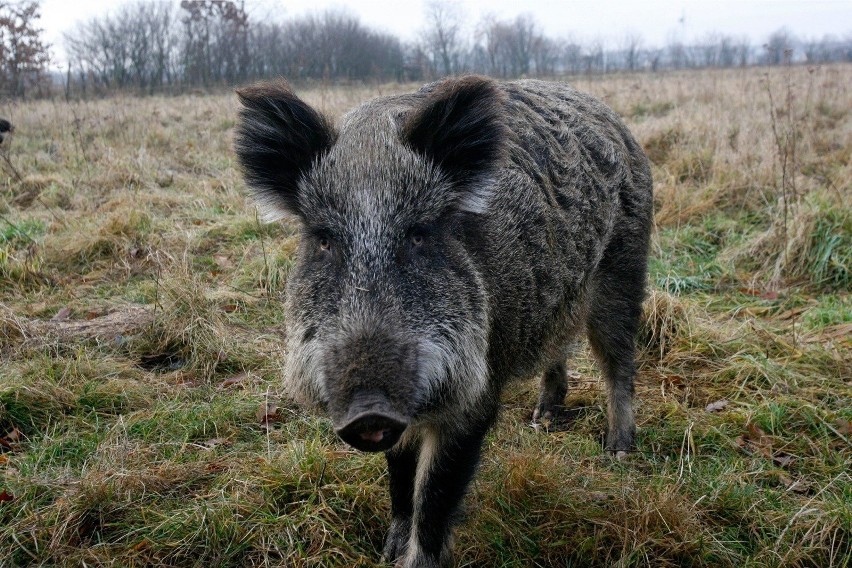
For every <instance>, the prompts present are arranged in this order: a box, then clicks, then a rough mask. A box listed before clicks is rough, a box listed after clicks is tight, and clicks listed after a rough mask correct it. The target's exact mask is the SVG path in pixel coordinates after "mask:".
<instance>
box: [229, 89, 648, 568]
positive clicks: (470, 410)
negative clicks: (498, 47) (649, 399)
mask: <svg viewBox="0 0 852 568" xmlns="http://www.w3.org/2000/svg"><path fill="white" fill-rule="evenodd" d="M240 96H241V99H242V101H243V104H244V107H245V108H244V110H243V112H242V114H241V122H240V124H239V126H238V132H237V143H236V147H237V154H238V156H239V158H240V161H241V163H242V165H243V168H244V171H245V172H246V178H247V180H248V182H249V185H250V186H251V187H252V188H253V189H254V190H255V192H256V196H257V197H258V199H259V201H261V202H262V203H263V204H264V205H265V206H266V208H267V213H268V216H269V217H281V216H284V215H290V216H295V217H296V218H297V219H298V220H299V221H300V226H301V227H302V235H303V238H302V240H301V243H300V246H299V251H298V262H297V265H296V267H295V269H294V270H293V272H292V273H291V275H290V279H289V281H288V291H287V292H288V298H287V304H286V308H285V309H286V314H287V364H286V369H285V373H284V375H285V378H284V380H285V384H286V387H287V389H288V391H289V392H290V393H291V394H292V395H293V396H294V397H295V398H296V399H298V400H300V401H302V402H305V403H308V404H312V405H315V406H318V407H321V408H324V409H326V411H327V412H328V413H329V415H330V416H331V418H332V420H334V421H335V424H336V425H337V424H338V423H339V422H341V421H345V418H344V417H345V416H347V412H351V411H352V410H351V407H352V406H354V405H355V402H353V401H354V400H356V399H358V400H361V399H360V398H359V397H362V398H363V397H367V400H368V402H367V403H365V404H367V406H370V405H372V404H374V400H373V399H372V398H370V397H372V396H373V395H365V394H364V393H373V392H374V391H375V392H377V393H378V394H376V395H375V396H376V397H378V398H379V399H381V401H382V403H381V404H386V405H387V407H388V408H390V409H391V410H389V411H388V412H389V413H391V414H393V415H394V416H395V417H402V418H401V420H404V421H405V423H406V424H407V427H406V428H405V429H404V431H403V432H402V434H401V437H400V439H399V441H398V442H397V441H396V439H394V445H393V447H391V448H389V449H388V448H383V449H384V450H385V451H386V455H387V457H388V465H389V471H390V491H391V499H392V509H393V516H394V518H393V520H392V524H391V529H390V532H389V535H388V539H387V543H386V546H385V557H386V558H388V559H389V560H394V561H397V565H398V566H403V567H405V568H413V567H415V566H423V567H426V566H428V567H433V566H446V565H450V564H451V563H452V552H451V541H452V524H453V521H454V519H455V518H456V516H457V513H458V509H459V502H460V501H461V499H462V497H463V495H464V492H465V489H466V487H467V485H468V483H469V481H470V479H471V477H472V475H473V473H474V471H475V468H476V464H477V462H478V458H479V447H480V445H481V440H482V437H483V436H484V434H485V432H487V430H488V428H489V427H490V426H491V425H492V424H493V421H494V420H495V417H496V413H497V407H498V401H499V395H500V392H501V390H502V388H503V386H504V385H505V384H506V383H507V382H509V381H512V380H516V379H524V378H528V377H532V376H534V375H536V374H542V373H543V379H542V395H541V398H540V401H539V405H538V408H536V412H535V416H536V417H539V416H549V415H550V414H552V413H553V412H554V410H555V408H556V407H558V406H559V405H561V404H562V402H563V400H564V396H565V393H566V389H567V382H566V381H567V378H566V371H565V359H566V357H567V356H568V354H569V351H570V348H571V345H572V344H573V342H574V341H575V339H576V337H577V336H578V334H579V333H580V332H581V331H583V330H585V331H587V334H588V337H589V340H590V344H591V346H592V348H593V351H594V353H595V355H596V357H597V358H598V361H599V362H600V364H601V367H602V370H603V374H604V377H605V382H606V385H607V389H608V393H609V412H608V425H609V426H608V432H607V442H606V445H607V448H608V449H609V450H611V451H626V450H629V449H630V448H631V446H632V444H633V439H634V431H635V426H634V420H633V377H634V374H635V363H634V336H635V333H636V330H637V326H638V322H639V316H640V311H641V301H642V297H643V291H644V284H645V273H646V264H647V251H648V239H649V234H650V227H651V222H652V182H651V174H650V170H649V167H648V161H647V159H646V157H645V155H644V153H643V152H642V150H641V148H640V147H639V145H638V144H637V143H636V141H635V140H634V138H633V137H632V136H631V134H630V133H629V132H628V130H627V128H626V127H625V126H624V124H623V123H622V122H621V120H620V119H619V118H618V117H617V115H616V114H615V113H614V112H613V111H612V110H611V109H609V108H608V107H607V106H606V105H604V104H603V103H602V102H600V101H599V100H597V99H595V98H593V97H591V96H589V95H586V94H583V93H580V92H578V91H576V90H575V89H573V88H571V87H569V86H567V85H565V84H561V83H551V82H544V81H532V80H527V81H513V82H495V81H492V80H490V79H486V78H482V77H464V78H460V79H450V80H447V81H444V82H439V83H434V84H431V85H427V86H425V87H423V88H422V89H421V90H420V91H418V92H416V93H413V94H408V95H401V96H392V97H384V98H380V99H376V100H373V101H370V102H368V103H365V104H363V105H361V106H359V107H358V108H356V109H354V110H352V111H351V112H349V113H348V114H346V115H345V116H344V117H343V119H342V121H341V122H340V124H339V125H338V127H337V129H336V130H335V129H334V128H333V127H331V126H330V124H329V123H328V122H327V121H325V119H324V118H322V117H321V115H319V114H318V113H316V112H315V111H313V110H312V109H310V107H308V106H307V105H305V104H304V103H303V102H302V101H300V100H299V99H298V98H296V97H295V95H293V94H292V92H291V91H289V89H288V88H287V87H286V85H281V84H278V85H269V84H265V85H261V86H256V87H250V88H247V89H245V90H242V91H241V92H240ZM279 163H280V164H283V165H282V166H280V168H279V166H278V164H279ZM359 404H360V403H359ZM394 424H396V422H394ZM382 432H383V431H379V432H372V431H371V432H368V433H366V434H365V436H366V435H375V437H376V439H381V437H382V435H383V434H382ZM438 501H441V502H442V503H441V504H438ZM443 501H447V502H448V504H446V505H445V504H443Z"/></svg>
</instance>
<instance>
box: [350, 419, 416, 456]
mask: <svg viewBox="0 0 852 568" xmlns="http://www.w3.org/2000/svg"><path fill="white" fill-rule="evenodd" d="M407 427H408V420H407V419H405V418H404V417H402V416H400V415H398V414H396V413H395V412H393V411H392V410H387V411H386V412H376V411H375V410H371V411H367V412H362V413H356V415H355V416H352V417H351V418H349V417H347V419H346V422H345V423H344V424H343V426H341V427H339V428H336V429H335V431H336V432H337V435H338V436H340V438H341V439H342V440H343V441H344V442H346V443H347V444H349V445H350V446H352V447H353V448H355V449H356V450H361V451H364V452H384V451H386V450H389V449H391V448H392V447H393V446H394V444H396V443H397V442H398V441H399V439H400V437H401V436H402V433H403V432H404V431H405V429H406V428H407Z"/></svg>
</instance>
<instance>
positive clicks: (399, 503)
mask: <svg viewBox="0 0 852 568" xmlns="http://www.w3.org/2000/svg"><path fill="white" fill-rule="evenodd" d="M419 451H420V445H419V444H412V445H407V446H403V447H396V448H393V449H391V450H389V451H387V452H385V457H386V458H387V460H388V480H389V483H388V484H389V489H390V500H391V517H392V518H391V525H390V529H389V530H388V536H387V538H386V539H385V548H384V551H383V552H382V559H383V560H384V561H385V562H393V561H395V560H397V559H398V558H401V557H402V556H403V555H404V554H405V551H406V549H407V547H408V540H409V538H410V536H411V516H412V515H413V514H414V478H415V476H416V474H417V454H418V452H419Z"/></svg>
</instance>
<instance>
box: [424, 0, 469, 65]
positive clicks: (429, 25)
mask: <svg viewBox="0 0 852 568" xmlns="http://www.w3.org/2000/svg"><path fill="white" fill-rule="evenodd" d="M425 16H426V28H425V29H424V30H423V32H422V37H423V43H424V45H425V46H426V49H427V50H428V51H429V52H431V53H432V57H433V61H435V66H436V68H438V64H439V63H440V68H438V69H437V70H438V71H439V72H440V73H442V74H443V75H452V74H453V73H458V72H459V71H461V69H460V68H459V67H460V59H461V51H462V34H461V31H462V30H461V28H462V26H461V21H462V14H461V10H460V8H459V5H458V4H456V3H454V2H450V1H449V0H431V1H430V2H427V3H426V12H425Z"/></svg>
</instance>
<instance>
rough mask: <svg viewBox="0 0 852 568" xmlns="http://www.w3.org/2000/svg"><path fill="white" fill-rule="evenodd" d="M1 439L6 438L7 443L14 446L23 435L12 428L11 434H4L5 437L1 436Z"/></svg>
mask: <svg viewBox="0 0 852 568" xmlns="http://www.w3.org/2000/svg"><path fill="white" fill-rule="evenodd" d="M3 437H4V438H6V439H7V440H8V441H9V442H11V443H13V444H14V443H15V442H20V441H21V438H23V437H24V435H23V433H21V431H20V430H18V429H17V428H12V431H11V432H9V433H7V434H6V435H5V436H3Z"/></svg>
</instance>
